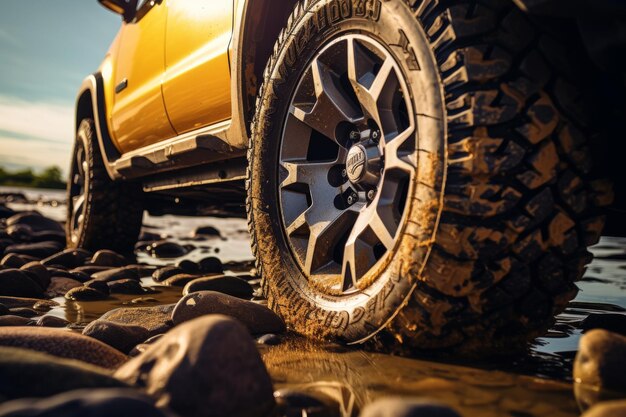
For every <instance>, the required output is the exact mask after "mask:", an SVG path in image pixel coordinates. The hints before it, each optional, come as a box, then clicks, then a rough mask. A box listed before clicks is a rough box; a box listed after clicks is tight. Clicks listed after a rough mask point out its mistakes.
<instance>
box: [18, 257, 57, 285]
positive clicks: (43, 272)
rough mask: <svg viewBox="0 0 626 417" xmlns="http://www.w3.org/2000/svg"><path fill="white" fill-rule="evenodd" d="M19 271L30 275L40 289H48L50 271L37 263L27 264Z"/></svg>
mask: <svg viewBox="0 0 626 417" xmlns="http://www.w3.org/2000/svg"><path fill="white" fill-rule="evenodd" d="M20 270H21V271H24V272H27V273H30V274H31V275H30V276H31V278H32V279H33V280H34V281H35V282H37V284H39V286H40V287H41V288H48V286H49V285H50V271H48V269H47V268H46V267H45V266H43V265H42V264H41V263H40V262H38V261H33V262H28V263H27V264H24V265H22V267H20Z"/></svg>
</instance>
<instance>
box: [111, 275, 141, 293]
mask: <svg viewBox="0 0 626 417" xmlns="http://www.w3.org/2000/svg"><path fill="white" fill-rule="evenodd" d="M107 284H108V286H109V291H110V293H111V294H129V295H141V294H145V293H146V292H147V291H146V289H145V288H143V287H142V286H141V284H140V283H139V281H136V280H134V279H120V280H117V281H111V282H109V283H107Z"/></svg>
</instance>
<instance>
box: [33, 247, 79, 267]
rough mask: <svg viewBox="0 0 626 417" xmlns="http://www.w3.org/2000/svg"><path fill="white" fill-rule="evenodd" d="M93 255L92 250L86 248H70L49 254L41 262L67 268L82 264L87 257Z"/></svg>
mask: <svg viewBox="0 0 626 417" xmlns="http://www.w3.org/2000/svg"><path fill="white" fill-rule="evenodd" d="M90 257H91V252H89V251H86V250H85V249H76V248H69V249H65V250H62V251H61V252H58V253H55V254H54V255H52V256H48V257H47V258H46V259H44V260H42V261H41V263H42V264H43V265H46V266H50V265H61V266H63V267H65V268H68V269H72V268H77V267H79V266H82V265H83V264H84V263H85V261H86V260H87V259H89V258H90Z"/></svg>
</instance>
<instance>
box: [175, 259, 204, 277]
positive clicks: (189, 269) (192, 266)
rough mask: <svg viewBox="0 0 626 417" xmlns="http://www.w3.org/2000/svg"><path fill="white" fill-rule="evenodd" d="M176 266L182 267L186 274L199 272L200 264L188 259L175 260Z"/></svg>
mask: <svg viewBox="0 0 626 417" xmlns="http://www.w3.org/2000/svg"><path fill="white" fill-rule="evenodd" d="M176 266H177V267H179V268H180V269H182V270H183V272H184V273H186V274H197V273H199V272H200V266H199V265H198V264H197V263H195V262H193V261H190V260H189V259H183V260H181V261H178V262H176Z"/></svg>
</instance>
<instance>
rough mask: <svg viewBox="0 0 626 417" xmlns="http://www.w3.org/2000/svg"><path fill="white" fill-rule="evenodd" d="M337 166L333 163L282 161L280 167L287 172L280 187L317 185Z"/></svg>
mask: <svg viewBox="0 0 626 417" xmlns="http://www.w3.org/2000/svg"><path fill="white" fill-rule="evenodd" d="M336 164H337V162H336V161H333V162H308V161H283V162H281V165H282V166H283V167H284V168H285V169H286V170H287V178H285V179H284V180H283V182H282V183H281V185H280V186H281V187H287V186H289V185H292V184H309V185H311V184H317V182H319V181H323V180H325V179H326V177H327V176H328V171H329V170H330V169H331V168H332V167H333V166H335V165H336Z"/></svg>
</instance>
